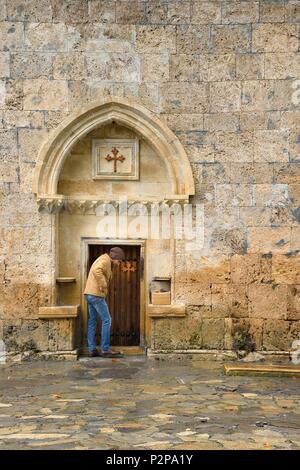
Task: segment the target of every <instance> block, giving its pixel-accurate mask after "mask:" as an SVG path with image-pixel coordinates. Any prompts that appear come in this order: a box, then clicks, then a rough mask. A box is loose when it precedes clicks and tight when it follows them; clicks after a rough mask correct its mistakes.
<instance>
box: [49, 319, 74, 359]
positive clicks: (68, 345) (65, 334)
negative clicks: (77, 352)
mask: <svg viewBox="0 0 300 470" xmlns="http://www.w3.org/2000/svg"><path fill="white" fill-rule="evenodd" d="M74 347H75V320H74V319H71V318H70V319H55V320H49V351H72V350H73V349H74Z"/></svg>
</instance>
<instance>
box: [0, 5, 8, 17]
mask: <svg viewBox="0 0 300 470" xmlns="http://www.w3.org/2000/svg"><path fill="white" fill-rule="evenodd" d="M0 8H1V10H0V20H1V21H2V20H6V19H7V9H6V0H0Z"/></svg>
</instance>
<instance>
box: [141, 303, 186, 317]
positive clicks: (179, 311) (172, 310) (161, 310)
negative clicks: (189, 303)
mask: <svg viewBox="0 0 300 470" xmlns="http://www.w3.org/2000/svg"><path fill="white" fill-rule="evenodd" d="M147 314H148V316H149V317H152V318H163V317H185V316H186V306H185V305H153V304H149V305H147Z"/></svg>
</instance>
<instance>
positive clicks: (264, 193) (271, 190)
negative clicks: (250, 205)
mask: <svg viewBox="0 0 300 470" xmlns="http://www.w3.org/2000/svg"><path fill="white" fill-rule="evenodd" d="M254 189H255V195H254V197H255V205H256V206H267V207H274V206H281V207H284V206H287V205H289V203H290V200H289V194H288V185H287V184H285V183H284V184H282V183H275V184H256V185H255V186H254Z"/></svg>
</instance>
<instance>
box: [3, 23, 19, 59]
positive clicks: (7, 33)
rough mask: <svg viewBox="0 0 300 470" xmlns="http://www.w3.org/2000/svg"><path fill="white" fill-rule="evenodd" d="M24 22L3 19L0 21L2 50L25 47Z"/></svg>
mask: <svg viewBox="0 0 300 470" xmlns="http://www.w3.org/2000/svg"><path fill="white" fill-rule="evenodd" d="M23 35H24V25H23V23H19V22H16V23H11V22H8V21H3V22H1V23H0V50H2V51H10V52H13V51H18V50H21V49H22V48H23Z"/></svg>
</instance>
